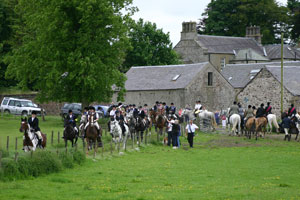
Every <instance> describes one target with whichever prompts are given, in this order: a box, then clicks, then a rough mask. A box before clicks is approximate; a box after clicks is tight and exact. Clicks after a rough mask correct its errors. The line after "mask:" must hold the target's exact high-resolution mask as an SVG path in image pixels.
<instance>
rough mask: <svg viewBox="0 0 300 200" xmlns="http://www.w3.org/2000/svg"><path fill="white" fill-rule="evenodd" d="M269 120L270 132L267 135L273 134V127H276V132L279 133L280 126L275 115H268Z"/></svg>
mask: <svg viewBox="0 0 300 200" xmlns="http://www.w3.org/2000/svg"><path fill="white" fill-rule="evenodd" d="M267 119H268V123H269V130H267V133H271V132H272V127H273V126H275V128H276V132H278V130H279V125H278V123H277V119H276V115H275V114H268V115H267ZM272 125H273V126H272Z"/></svg>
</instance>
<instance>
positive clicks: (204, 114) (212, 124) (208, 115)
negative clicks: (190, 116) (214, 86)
mask: <svg viewBox="0 0 300 200" xmlns="http://www.w3.org/2000/svg"><path fill="white" fill-rule="evenodd" d="M198 112H199V113H198V117H199V119H200V123H201V120H202V123H203V125H204V120H207V119H208V120H209V128H210V129H211V128H212V131H214V130H216V127H217V123H216V118H215V114H214V113H213V112H210V111H207V110H205V109H204V110H199V111H198Z"/></svg>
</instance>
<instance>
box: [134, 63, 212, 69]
mask: <svg viewBox="0 0 300 200" xmlns="http://www.w3.org/2000/svg"><path fill="white" fill-rule="evenodd" d="M207 63H208V62H200V63H192V64H178V65H154V66H151V65H149V66H147V65H145V66H133V67H131V68H160V67H161V68H165V67H188V66H198V65H205V64H207Z"/></svg>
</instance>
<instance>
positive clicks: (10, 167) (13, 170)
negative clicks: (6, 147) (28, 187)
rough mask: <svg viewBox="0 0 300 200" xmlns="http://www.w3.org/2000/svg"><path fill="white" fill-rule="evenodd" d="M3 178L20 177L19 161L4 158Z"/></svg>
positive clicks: (12, 178)
mask: <svg viewBox="0 0 300 200" xmlns="http://www.w3.org/2000/svg"><path fill="white" fill-rule="evenodd" d="M1 178H3V180H15V179H18V178H20V172H19V168H18V165H17V163H16V162H15V161H14V160H13V159H11V158H3V159H2V177H1Z"/></svg>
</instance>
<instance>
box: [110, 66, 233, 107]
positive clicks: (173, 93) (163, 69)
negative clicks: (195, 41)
mask: <svg viewBox="0 0 300 200" xmlns="http://www.w3.org/2000/svg"><path fill="white" fill-rule="evenodd" d="M126 76H127V81H126V83H125V88H126V90H127V92H126V95H125V103H126V104H130V103H131V104H132V103H134V104H136V105H143V104H145V103H146V104H148V105H149V106H153V104H154V103H155V102H156V101H162V102H166V103H167V104H168V105H169V104H170V103H172V102H173V103H174V104H175V106H177V107H181V108H183V107H185V106H186V105H187V104H189V105H191V106H194V104H195V101H196V100H200V101H201V102H202V104H203V105H204V106H205V107H206V108H207V109H209V110H216V109H221V108H227V107H228V106H229V105H231V103H232V101H233V99H234V95H235V92H234V89H233V87H232V86H231V85H230V84H229V83H228V81H226V80H225V79H224V77H223V76H222V75H221V74H220V73H219V72H218V71H217V70H216V69H215V68H214V67H213V66H212V65H211V64H210V63H209V62H203V63H197V64H183V65H168V66H144V67H132V68H131V69H130V70H129V71H128V72H127V73H126ZM113 99H114V100H116V95H114V98H113Z"/></svg>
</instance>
